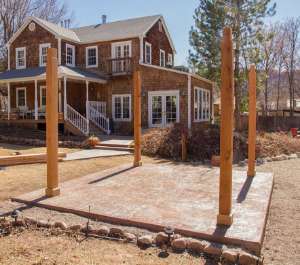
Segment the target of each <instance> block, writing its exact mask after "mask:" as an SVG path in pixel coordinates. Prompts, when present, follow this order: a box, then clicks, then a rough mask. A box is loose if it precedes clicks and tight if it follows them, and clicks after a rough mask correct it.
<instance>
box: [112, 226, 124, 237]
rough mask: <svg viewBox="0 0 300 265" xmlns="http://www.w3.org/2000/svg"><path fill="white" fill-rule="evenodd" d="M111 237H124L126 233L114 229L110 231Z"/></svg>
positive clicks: (119, 229)
mask: <svg viewBox="0 0 300 265" xmlns="http://www.w3.org/2000/svg"><path fill="white" fill-rule="evenodd" d="M109 236H111V237H123V236H124V231H123V230H122V229H121V228H118V227H112V228H111V229H110V230H109Z"/></svg>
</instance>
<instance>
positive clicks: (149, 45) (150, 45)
mask: <svg viewBox="0 0 300 265" xmlns="http://www.w3.org/2000/svg"><path fill="white" fill-rule="evenodd" d="M147 47H150V62H147ZM145 63H146V64H152V44H151V43H149V42H147V41H146V42H145Z"/></svg>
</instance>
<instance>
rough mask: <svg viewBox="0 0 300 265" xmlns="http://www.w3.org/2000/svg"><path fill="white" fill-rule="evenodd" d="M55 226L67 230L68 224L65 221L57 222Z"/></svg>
mask: <svg viewBox="0 0 300 265" xmlns="http://www.w3.org/2000/svg"><path fill="white" fill-rule="evenodd" d="M54 227H56V228H59V229H61V230H66V229H67V228H68V226H67V225H66V223H65V222H60V221H59V222H55V224H54Z"/></svg>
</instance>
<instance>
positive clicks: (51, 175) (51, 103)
mask: <svg viewBox="0 0 300 265" xmlns="http://www.w3.org/2000/svg"><path fill="white" fill-rule="evenodd" d="M46 91H47V94H46V140H47V188H46V196H48V197H53V196H57V195H59V194H60V189H59V187H58V184H59V183H58V162H57V160H58V111H57V104H58V79H57V49H54V48H49V49H48V54H47V72H46Z"/></svg>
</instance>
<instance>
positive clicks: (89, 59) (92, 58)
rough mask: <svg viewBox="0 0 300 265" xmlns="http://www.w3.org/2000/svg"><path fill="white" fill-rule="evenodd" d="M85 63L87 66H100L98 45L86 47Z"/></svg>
mask: <svg viewBox="0 0 300 265" xmlns="http://www.w3.org/2000/svg"><path fill="white" fill-rule="evenodd" d="M85 55H86V58H85V64H86V67H87V68H89V67H98V47H97V46H92V47H86V49H85Z"/></svg>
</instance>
